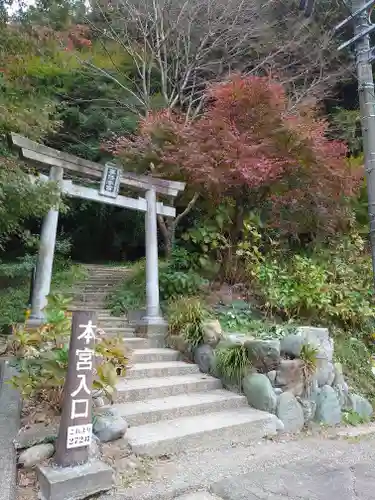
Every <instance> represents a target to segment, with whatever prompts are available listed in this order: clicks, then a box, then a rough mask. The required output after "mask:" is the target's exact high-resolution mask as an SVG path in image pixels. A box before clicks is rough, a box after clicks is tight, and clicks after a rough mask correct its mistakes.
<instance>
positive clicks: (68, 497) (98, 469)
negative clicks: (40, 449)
mask: <svg viewBox="0 0 375 500" xmlns="http://www.w3.org/2000/svg"><path fill="white" fill-rule="evenodd" d="M37 477H38V481H39V488H40V498H41V500H80V499H83V498H87V497H89V496H91V495H95V494H96V493H100V492H102V491H108V490H110V489H111V488H112V485H113V470H112V468H111V467H109V466H108V465H107V464H105V463H104V462H102V461H100V460H92V461H90V462H88V463H86V464H83V465H77V466H75V467H57V466H50V467H44V466H38V467H37Z"/></svg>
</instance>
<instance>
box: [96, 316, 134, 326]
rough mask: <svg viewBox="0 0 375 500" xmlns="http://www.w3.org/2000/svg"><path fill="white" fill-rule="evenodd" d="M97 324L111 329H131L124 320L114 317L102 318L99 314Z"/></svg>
mask: <svg viewBox="0 0 375 500" xmlns="http://www.w3.org/2000/svg"><path fill="white" fill-rule="evenodd" d="M98 324H100V325H107V326H111V327H115V326H116V327H120V328H127V327H129V328H132V327H131V326H130V325H129V322H128V320H127V319H126V318H116V317H115V316H103V315H101V314H99V315H98Z"/></svg>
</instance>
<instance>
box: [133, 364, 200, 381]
mask: <svg viewBox="0 0 375 500" xmlns="http://www.w3.org/2000/svg"><path fill="white" fill-rule="evenodd" d="M190 373H199V368H198V366H197V365H193V364H191V363H185V362H184V361H157V362H156V363H135V364H133V365H132V367H131V368H130V369H129V370H128V371H127V372H126V378H127V379H137V378H147V377H171V376H173V377H175V376H177V375H188V374H190Z"/></svg>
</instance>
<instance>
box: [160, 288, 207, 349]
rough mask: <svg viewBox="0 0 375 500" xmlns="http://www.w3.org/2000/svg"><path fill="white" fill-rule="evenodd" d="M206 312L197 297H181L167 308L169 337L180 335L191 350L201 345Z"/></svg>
mask: <svg viewBox="0 0 375 500" xmlns="http://www.w3.org/2000/svg"><path fill="white" fill-rule="evenodd" d="M207 317H208V311H207V310H206V309H205V307H204V306H203V303H202V302H201V300H200V299H199V298H197V297H189V298H186V297H181V298H179V299H177V300H173V301H171V302H170V303H169V304H168V307H167V318H168V326H169V334H170V335H181V336H182V337H183V339H184V340H185V341H186V342H187V343H188V344H189V345H190V347H191V348H192V349H194V348H195V347H198V346H199V345H200V344H202V343H203V322H204V320H205V319H206V318H207Z"/></svg>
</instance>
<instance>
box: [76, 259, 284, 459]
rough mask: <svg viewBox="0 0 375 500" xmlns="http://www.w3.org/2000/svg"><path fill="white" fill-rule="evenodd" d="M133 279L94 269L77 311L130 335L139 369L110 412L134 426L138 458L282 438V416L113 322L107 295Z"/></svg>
mask: <svg viewBox="0 0 375 500" xmlns="http://www.w3.org/2000/svg"><path fill="white" fill-rule="evenodd" d="M125 276H126V269H123V268H119V269H116V268H108V269H107V268H104V267H102V266H90V269H89V277H88V279H87V280H86V281H85V282H84V283H82V284H81V285H80V288H81V289H80V290H79V294H80V296H79V297H78V299H77V300H76V301H75V302H74V303H73V308H74V307H76V308H77V309H79V308H81V307H82V308H85V309H93V308H95V309H96V310H97V315H98V316H97V317H98V326H99V328H102V329H103V330H104V331H105V334H106V335H118V334H122V335H123V336H124V338H125V341H126V344H127V345H128V346H129V348H130V349H131V350H132V354H131V366H130V368H129V369H128V372H127V376H126V377H125V378H123V379H121V380H120V381H119V383H118V386H117V400H116V402H115V404H114V405H112V406H111V407H110V408H111V409H114V410H115V412H116V413H117V414H119V415H121V416H122V417H123V418H125V420H126V421H127V423H128V425H129V428H128V430H127V433H126V437H127V440H128V442H129V445H130V446H131V448H132V449H133V451H134V452H135V453H136V454H139V455H145V456H160V455H169V454H174V453H179V452H184V451H186V450H189V449H202V450H203V449H215V448H219V447H231V446H232V445H235V444H239V443H242V444H246V443H250V442H252V441H258V440H259V439H261V438H263V437H265V436H268V435H274V434H276V433H277V431H278V430H279V425H280V422H279V421H278V419H277V418H276V417H275V416H274V415H272V414H269V413H266V412H262V411H259V410H255V409H253V408H250V407H249V406H248V404H247V400H246V398H245V397H244V396H242V395H239V394H235V393H232V392H230V391H227V390H225V389H223V387H222V384H221V381H220V380H218V379H216V378H214V377H211V376H209V375H205V374H202V373H200V371H199V369H198V366H197V365H195V364H190V363H187V362H184V361H181V360H180V353H179V352H178V351H175V350H173V349H169V348H165V347H164V348H162V347H155V346H153V345H151V344H150V340H149V339H147V338H146V339H145V338H140V337H136V335H135V329H134V328H132V327H131V326H129V324H128V323H127V321H126V319H125V318H119V317H114V316H111V314H110V311H108V310H106V309H105V298H106V295H107V294H108V293H110V291H111V290H112V289H113V288H114V287H115V286H117V285H118V284H119V283H120V282H121V280H122V279H124V277H125ZM94 288H95V290H93V289H94ZM95 294H96V295H95ZM102 410H106V407H103V408H102ZM98 411H101V409H98Z"/></svg>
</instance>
